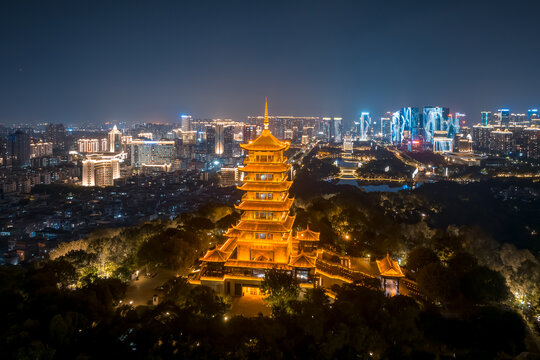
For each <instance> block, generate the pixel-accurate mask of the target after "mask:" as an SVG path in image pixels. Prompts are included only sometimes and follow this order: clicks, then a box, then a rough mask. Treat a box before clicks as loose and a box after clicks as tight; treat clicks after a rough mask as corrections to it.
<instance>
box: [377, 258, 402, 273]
mask: <svg viewBox="0 0 540 360" xmlns="http://www.w3.org/2000/svg"><path fill="white" fill-rule="evenodd" d="M377 267H378V268H379V273H380V274H381V276H389V277H403V276H405V275H404V274H403V272H402V271H401V268H400V266H399V264H398V262H397V261H395V260H392V259H391V258H390V254H388V253H387V254H386V257H385V258H384V259H382V260H377Z"/></svg>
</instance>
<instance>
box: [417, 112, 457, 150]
mask: <svg viewBox="0 0 540 360" xmlns="http://www.w3.org/2000/svg"><path fill="white" fill-rule="evenodd" d="M449 114H450V110H449V109H448V108H445V107H440V106H426V107H424V111H423V116H422V119H423V122H424V125H423V128H424V141H425V142H427V143H432V142H433V137H434V133H435V131H446V130H447V129H448V116H449Z"/></svg>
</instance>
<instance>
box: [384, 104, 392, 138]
mask: <svg viewBox="0 0 540 360" xmlns="http://www.w3.org/2000/svg"><path fill="white" fill-rule="evenodd" d="M386 114H387V115H389V116H385V117H382V118H381V135H382V141H383V143H385V144H390V143H391V142H392V114H391V113H389V112H387V113H386Z"/></svg>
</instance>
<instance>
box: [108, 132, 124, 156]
mask: <svg viewBox="0 0 540 360" xmlns="http://www.w3.org/2000/svg"><path fill="white" fill-rule="evenodd" d="M121 151H122V132H121V131H120V130H118V128H117V127H116V125H114V127H113V128H112V130H111V131H109V152H112V153H119V152H121Z"/></svg>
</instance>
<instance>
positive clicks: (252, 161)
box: [243, 156, 288, 165]
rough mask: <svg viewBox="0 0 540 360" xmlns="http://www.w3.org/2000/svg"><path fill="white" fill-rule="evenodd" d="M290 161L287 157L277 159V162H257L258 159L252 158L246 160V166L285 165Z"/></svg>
mask: <svg viewBox="0 0 540 360" xmlns="http://www.w3.org/2000/svg"><path fill="white" fill-rule="evenodd" d="M287 160H288V159H287V157H286V156H284V157H282V158H281V159H277V160H272V161H261V160H257V159H251V158H250V157H246V158H244V162H243V163H244V165H247V164H257V165H268V164H273V165H279V164H283V163H284V162H286V161H287Z"/></svg>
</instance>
